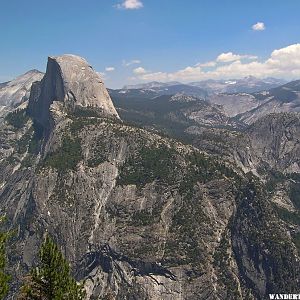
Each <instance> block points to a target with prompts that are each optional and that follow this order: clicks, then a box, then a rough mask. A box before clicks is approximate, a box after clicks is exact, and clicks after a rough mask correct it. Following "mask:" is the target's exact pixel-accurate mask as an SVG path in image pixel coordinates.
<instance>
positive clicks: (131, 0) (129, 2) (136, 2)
mask: <svg viewBox="0 0 300 300" xmlns="http://www.w3.org/2000/svg"><path fill="white" fill-rule="evenodd" d="M143 6H144V5H143V3H142V2H141V1H140V0H125V1H123V2H122V3H119V4H117V5H116V7H117V8H119V9H140V8H142V7H143Z"/></svg>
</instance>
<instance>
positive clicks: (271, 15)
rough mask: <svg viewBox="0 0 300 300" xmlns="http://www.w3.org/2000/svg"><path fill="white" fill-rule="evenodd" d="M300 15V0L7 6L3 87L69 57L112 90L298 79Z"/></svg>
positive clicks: (30, 0) (1, 18) (2, 13)
mask: <svg viewBox="0 0 300 300" xmlns="http://www.w3.org/2000/svg"><path fill="white" fill-rule="evenodd" d="M299 11H300V1H298V0H285V1H279V0H278V1H277V0H276V1H274V0H260V1H256V0H255V1H241V0H239V1H236V0H231V1H230V0H222V1H221V0H218V1H217V0H209V1H206V0H185V1H179V0H126V1H124V0H86V1H83V0H75V1H74V0H73V1H69V0H60V1H58V0H51V1H37V0H27V1H19V0H10V1H4V0H2V1H1V9H0V26H1V28H2V30H1V47H0V82H1V81H5V80H8V79H11V78H13V77H15V76H16V75H19V74H21V73H24V72H25V71H27V70H29V69H33V68H36V69H39V70H42V71H44V70H45V67H46V62H47V56H49V55H60V54H65V53H72V54H77V55H80V56H83V57H84V58H86V59H87V60H88V61H89V62H90V64H91V65H93V67H94V68H95V69H96V70H97V71H99V72H101V73H105V74H103V76H104V79H105V82H106V85H107V86H108V87H121V86H122V85H124V84H131V83H137V82H142V81H150V80H162V81H170V80H179V81H183V82H189V81H197V80H202V79H207V78H215V79H218V78H234V77H243V76H246V75H255V76H258V77H267V76H271V75H272V76H273V75H274V76H275V77H285V78H291V79H294V78H300V44H298V43H300V18H299ZM258 22H260V23H263V24H258V25H257V26H256V27H255V28H256V29H261V30H254V29H253V28H252V26H254V25H255V24H257V23H258ZM288 46H289V47H288ZM274 50H277V52H276V51H275V52H274ZM138 61H139V63H138ZM130 62H135V63H132V64H129V63H130Z"/></svg>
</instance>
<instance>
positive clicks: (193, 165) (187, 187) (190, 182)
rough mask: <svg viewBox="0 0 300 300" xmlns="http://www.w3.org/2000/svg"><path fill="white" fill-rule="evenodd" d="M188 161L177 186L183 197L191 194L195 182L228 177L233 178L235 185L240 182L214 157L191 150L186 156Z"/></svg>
mask: <svg viewBox="0 0 300 300" xmlns="http://www.w3.org/2000/svg"><path fill="white" fill-rule="evenodd" d="M188 161H189V163H190V166H189V170H188V172H187V174H186V176H185V177H184V179H183V180H182V182H181V183H180V186H179V192H180V194H181V195H183V196H184V197H185V199H187V198H191V197H192V196H193V194H194V186H195V184H196V183H197V182H201V183H206V182H208V181H210V180H213V179H219V178H223V177H228V178H233V179H235V183H236V184H237V185H239V184H240V177H239V176H238V175H237V174H236V173H235V172H234V171H233V170H232V169H231V168H229V167H227V166H226V165H225V164H223V163H220V162H219V161H218V160H216V159H215V158H211V157H207V156H206V155H204V154H202V153H199V152H193V153H192V154H191V155H189V156H188Z"/></svg>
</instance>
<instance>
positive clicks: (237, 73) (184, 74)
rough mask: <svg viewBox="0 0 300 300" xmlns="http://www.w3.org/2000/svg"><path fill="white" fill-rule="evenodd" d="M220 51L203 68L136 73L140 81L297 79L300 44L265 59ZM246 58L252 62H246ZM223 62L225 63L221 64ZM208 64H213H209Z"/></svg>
mask: <svg viewBox="0 0 300 300" xmlns="http://www.w3.org/2000/svg"><path fill="white" fill-rule="evenodd" d="M229 53H230V54H228V53H222V54H220V55H219V56H218V57H217V59H216V60H215V63H216V64H215V67H213V68H210V69H209V70H203V69H202V67H203V65H205V64H206V65H207V64H208V63H204V64H203V65H201V64H197V65H195V66H188V67H186V68H184V69H181V70H178V71H175V72H171V73H168V72H153V73H144V74H143V73H139V74H137V73H136V75H137V77H136V78H137V79H138V80H142V81H182V82H189V81H197V80H206V79H232V78H242V77H245V76H248V75H253V76H255V77H258V78H264V77H269V76H273V77H278V78H286V79H295V78H300V44H293V45H290V46H288V47H285V48H281V49H278V50H274V51H273V52H272V53H271V54H270V56H269V58H267V59H266V60H265V61H259V60H258V58H257V57H256V56H253V55H239V54H233V53H232V52H229ZM243 59H244V60H243ZM249 59H250V60H251V61H249ZM224 62H225V64H224ZM211 65H213V64H212V63H211Z"/></svg>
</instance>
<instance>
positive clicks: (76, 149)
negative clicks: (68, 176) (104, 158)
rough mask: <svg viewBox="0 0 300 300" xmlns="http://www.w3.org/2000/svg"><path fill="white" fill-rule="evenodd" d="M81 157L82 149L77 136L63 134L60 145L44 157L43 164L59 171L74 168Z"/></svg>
mask: <svg viewBox="0 0 300 300" xmlns="http://www.w3.org/2000/svg"><path fill="white" fill-rule="evenodd" d="M81 159H82V150H81V144H80V140H79V138H71V137H69V136H65V137H64V138H63V140H62V145H61V147H60V148H59V149H58V150H57V151H55V152H54V153H50V154H49V155H48V156H47V157H46V159H45V162H44V166H45V167H52V168H55V169H57V170H59V171H66V170H69V169H71V170H74V169H75V168H76V166H77V164H78V163H79V161H80V160H81Z"/></svg>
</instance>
